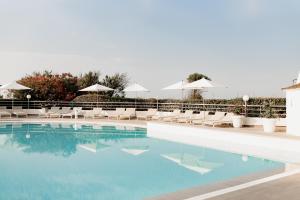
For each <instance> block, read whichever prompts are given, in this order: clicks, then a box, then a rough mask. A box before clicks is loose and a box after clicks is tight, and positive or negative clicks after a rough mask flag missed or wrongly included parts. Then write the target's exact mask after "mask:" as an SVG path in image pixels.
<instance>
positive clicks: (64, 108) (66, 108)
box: [61, 107, 71, 111]
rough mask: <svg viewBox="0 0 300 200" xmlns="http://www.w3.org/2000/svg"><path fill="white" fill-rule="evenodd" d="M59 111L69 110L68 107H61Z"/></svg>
mask: <svg viewBox="0 0 300 200" xmlns="http://www.w3.org/2000/svg"><path fill="white" fill-rule="evenodd" d="M61 110H62V111H70V110H71V108H70V107H62V108H61Z"/></svg>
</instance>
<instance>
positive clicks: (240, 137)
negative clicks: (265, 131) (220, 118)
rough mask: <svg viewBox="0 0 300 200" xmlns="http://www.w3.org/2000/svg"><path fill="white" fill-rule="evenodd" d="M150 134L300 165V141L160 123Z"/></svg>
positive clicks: (151, 124)
mask: <svg viewBox="0 0 300 200" xmlns="http://www.w3.org/2000/svg"><path fill="white" fill-rule="evenodd" d="M147 132H148V136H149V137H152V138H157V139H163V140H168V141H173V142H178V143H184V144H189V145H194V146H201V147H208V148H213V149H218V150H222V151H227V152H232V153H237V154H241V155H250V156H256V157H259V158H266V159H270V160H276V161H281V162H288V163H300V139H299V140H297V139H290V138H281V137H274V136H267V135H259V134H248V133H241V132H237V131H228V130H220V129H215V128H198V127H187V126H182V125H175V124H174V125H173V124H163V123H157V122H148V125H147Z"/></svg>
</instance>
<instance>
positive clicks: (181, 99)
mask: <svg viewBox="0 0 300 200" xmlns="http://www.w3.org/2000/svg"><path fill="white" fill-rule="evenodd" d="M181 111H182V112H183V90H181Z"/></svg>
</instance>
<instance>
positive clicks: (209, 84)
mask: <svg viewBox="0 0 300 200" xmlns="http://www.w3.org/2000/svg"><path fill="white" fill-rule="evenodd" d="M215 87H225V86H223V85H220V84H217V83H215V82H213V81H210V80H207V79H205V78H202V79H200V80H198V81H194V82H192V83H189V84H186V85H185V89H192V90H193V89H195V90H198V89H200V90H201V89H204V88H215Z"/></svg>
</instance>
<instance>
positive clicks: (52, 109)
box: [50, 107, 59, 111]
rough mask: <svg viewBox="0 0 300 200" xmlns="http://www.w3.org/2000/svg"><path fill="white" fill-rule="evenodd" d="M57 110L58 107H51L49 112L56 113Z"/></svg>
mask: <svg viewBox="0 0 300 200" xmlns="http://www.w3.org/2000/svg"><path fill="white" fill-rule="evenodd" d="M58 110H59V107H51V108H50V111H58Z"/></svg>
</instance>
